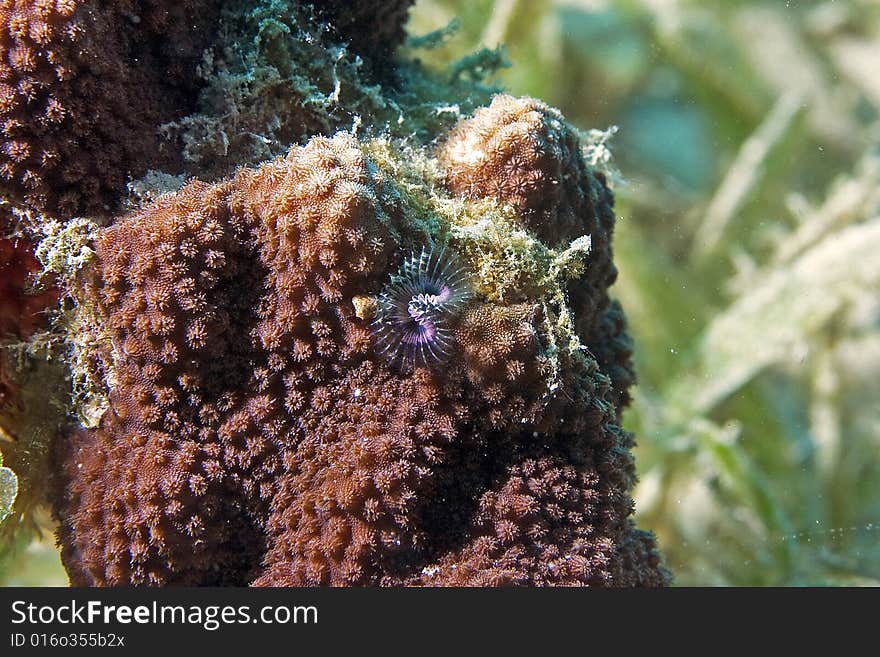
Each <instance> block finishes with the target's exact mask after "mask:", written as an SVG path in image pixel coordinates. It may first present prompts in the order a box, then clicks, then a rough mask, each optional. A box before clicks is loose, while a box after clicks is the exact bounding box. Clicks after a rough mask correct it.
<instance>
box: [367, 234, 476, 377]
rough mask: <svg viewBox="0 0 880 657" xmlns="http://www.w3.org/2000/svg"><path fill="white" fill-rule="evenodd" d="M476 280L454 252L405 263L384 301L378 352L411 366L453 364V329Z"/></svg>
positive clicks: (377, 325)
mask: <svg viewBox="0 0 880 657" xmlns="http://www.w3.org/2000/svg"><path fill="white" fill-rule="evenodd" d="M471 296H472V293H471V284H470V275H469V274H468V272H467V269H466V268H464V267H463V266H462V265H461V263H460V261H459V259H458V257H457V256H456V255H455V253H454V252H452V251H450V250H448V249H445V248H441V249H432V248H425V247H423V248H422V251H421V253H419V254H418V255H416V253H412V255H410V256H409V257H408V258H406V259H405V260H404V261H403V264H402V265H401V266H400V269H399V270H398V272H397V273H396V274H394V275H392V276H391V282H390V283H389V284H388V285H387V286H386V287H385V289H384V290H383V291H382V294H381V295H380V296H379V300H378V307H377V313H376V319H375V320H374V322H373V328H374V335H375V338H376V345H377V346H376V348H377V351H378V352H379V353H381V354H382V355H384V356H385V357H386V358H388V359H389V360H391V361H394V362H398V363H401V364H403V365H405V366H409V365H416V364H429V363H433V362H438V361H442V360H445V359H446V358H448V356H449V354H450V352H451V350H452V346H453V339H452V332H451V330H450V329H451V324H452V322H453V321H454V319H455V318H456V317H457V316H458V313H459V311H460V310H461V308H462V306H463V305H464V304H465V303H466V302H467V301H468V299H470V298H471Z"/></svg>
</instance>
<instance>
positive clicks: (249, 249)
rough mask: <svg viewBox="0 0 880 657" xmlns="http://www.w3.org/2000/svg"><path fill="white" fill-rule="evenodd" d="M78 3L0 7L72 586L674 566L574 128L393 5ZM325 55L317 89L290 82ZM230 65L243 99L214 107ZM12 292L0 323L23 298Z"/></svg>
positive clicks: (0, 100)
mask: <svg viewBox="0 0 880 657" xmlns="http://www.w3.org/2000/svg"><path fill="white" fill-rule="evenodd" d="M97 4H99V3H92V2H89V1H88V0H86V1H82V2H74V1H72V0H71V1H69V2H40V1H32V2H24V1H14V2H11V1H7V2H3V3H2V4H0V7H2V8H3V9H2V11H0V29H2V31H3V32H2V36H0V46H2V48H3V49H4V51H5V53H6V57H5V58H4V60H3V62H2V66H3V68H2V69H0V119H2V121H3V124H2V128H3V139H4V141H3V146H2V152H0V173H2V181H0V183H2V186H3V187H2V193H3V194H5V195H6V202H7V203H9V204H11V207H12V208H13V211H14V214H15V216H16V217H17V218H18V219H17V221H19V223H20V224H21V226H22V228H21V230H22V231H24V232H25V233H27V234H29V235H30V237H31V239H32V240H33V243H34V244H36V246H35V253H36V256H37V258H38V259H39V263H40V264H41V266H42V267H43V269H45V270H46V271H51V272H52V274H53V278H52V280H53V281H57V285H58V287H59V289H61V290H62V292H63V300H62V302H61V303H60V305H59V304H58V303H56V301H55V300H56V298H57V296H58V295H57V294H55V296H50V297H48V298H49V300H50V301H51V305H53V306H55V305H58V308H57V309H56V310H57V312H56V315H57V316H56V320H55V322H54V323H53V327H52V329H51V335H52V336H54V342H52V344H57V345H60V346H57V347H55V348H56V349H58V350H60V353H61V362H62V363H64V364H65V368H66V374H65V375H64V377H63V381H65V382H67V384H68V385H70V384H72V385H73V388H74V390H73V394H68V395H67V396H66V397H63V398H62V400H61V402H62V404H61V405H62V406H66V408H67V411H66V415H67V419H66V420H65V421H64V422H63V423H62V424H63V426H62V427H61V428H60V430H59V431H57V432H55V433H54V434H53V436H54V438H53V439H51V440H48V441H45V442H46V445H48V446H47V447H46V458H45V461H46V462H47V463H46V465H45V466H44V467H45V475H44V478H45V479H46V481H48V482H50V484H51V485H49V486H48V488H49V491H50V492H49V493H47V497H48V498H49V501H50V503H51V505H52V508H53V511H54V517H55V519H56V521H57V527H58V534H57V536H58V542H59V545H60V548H61V554H62V561H63V563H64V566H65V568H66V569H67V572H68V574H69V577H70V581H71V583H72V584H74V585H79V586H106V585H110V586H112V585H132V584H133V585H256V586H304V585H334V586H353V585H373V586H376V585H381V586H411V585H426V586H488V585H493V586H494V585H600V586H601V585H604V586H641V585H663V584H665V583H667V581H668V573H667V571H666V570H665V568H664V567H663V566H662V564H661V560H660V557H659V554H658V552H657V549H656V547H655V544H654V539H653V536H651V535H650V534H649V533H647V532H643V531H640V530H638V529H637V528H636V527H635V526H634V524H633V522H632V520H631V514H632V512H633V501H632V498H631V489H632V487H633V485H634V483H635V467H634V462H633V457H632V452H631V448H632V446H633V437H632V436H631V435H630V434H628V433H627V432H625V431H624V430H622V429H621V427H620V420H621V412H622V411H623V408H624V406H625V405H626V403H627V402H628V401H629V395H628V392H627V391H628V388H629V387H630V385H631V384H632V382H633V378H634V377H633V370H632V365H631V362H630V356H631V350H632V346H631V343H630V340H629V338H628V337H627V334H626V326H625V320H624V316H623V313H622V310H621V309H620V307H619V305H617V304H616V303H615V302H613V301H612V300H611V299H610V298H609V295H608V287H609V286H610V285H611V284H612V283H613V282H614V280H615V278H616V275H617V270H616V269H615V267H614V264H613V261H612V250H611V238H612V232H613V228H614V212H613V204H614V199H613V196H612V193H611V191H610V190H609V187H608V185H607V180H606V176H605V174H604V173H603V172H602V171H600V170H598V169H597V168H595V167H592V166H590V165H589V164H588V162H587V161H586V160H585V158H584V154H583V149H584V147H585V144H584V143H582V137H581V135H580V133H578V131H576V130H575V129H574V128H573V127H572V126H571V125H569V124H568V123H567V122H566V121H565V119H564V118H563V117H562V115H561V114H560V113H559V112H558V111H557V110H555V109H553V108H551V107H549V106H547V105H545V104H543V103H541V102H540V101H537V100H534V99H530V98H515V97H513V96H509V95H506V94H503V93H498V92H496V91H493V90H491V89H490V88H489V87H488V86H487V85H486V84H484V83H483V82H482V81H481V80H479V79H476V76H475V79H474V80H468V81H465V82H462V80H459V79H458V78H457V77H455V76H453V77H454V78H455V79H453V80H452V82H450V78H449V76H448V75H438V74H436V73H432V72H429V71H427V70H423V69H422V68H421V67H420V65H419V64H418V63H417V62H414V61H413V60H407V59H406V55H405V54H404V53H400V52H395V49H396V47H397V46H398V45H399V44H400V43H402V41H403V36H404V25H405V21H406V17H407V12H408V11H409V9H410V4H411V2H410V1H408V0H402V1H401V0H397V1H387V2H379V1H373V2H370V1H366V0H364V1H359V2H353V3H342V2H331V1H329V0H328V1H326V2H315V3H304V2H280V1H279V0H267V1H266V2H258V3H238V2H234V1H229V2H225V3H221V2H209V1H207V0H202V1H193V2H182V3H177V4H176V5H174V7H171V6H170V5H169V6H168V8H165V5H166V4H167V3H162V2H157V1H154V2H133V1H131V2H122V3H114V7H115V9H114V10H112V11H109V12H98V11H97V10H96V9H95V6H97ZM184 15H187V16H190V17H191V18H188V19H184V18H183V16H184ZM243 16H246V17H247V20H242V19H241V17H243ZM217 17H222V18H221V20H220V23H219V27H214V26H213V24H212V21H213V20H214V19H216V18H217ZM99 19H100V20H99ZM249 30H252V31H253V32H251V31H249ZM157 31H161V32H162V33H163V34H164V35H165V39H163V41H162V44H164V45H162V46H161V47H159V46H157V45H156V40H155V39H153V38H151V35H152V34H155V33H156V32H157ZM192 31H194V32H196V33H197V34H196V36H195V37H194V40H192V39H190V32H192ZM300 42H303V43H305V42H307V47H306V46H305V45H303V43H300ZM242 44H245V45H242ZM253 44H258V45H259V44H262V45H259V48H262V50H260V51H259V52H251V51H247V48H252V47H254V45H253ZM99 46H100V47H99ZM184 46H186V47H184ZM193 48H196V49H197V52H193V51H192V49H193ZM203 48H207V50H205V53H204V55H203V54H202V52H201V50H202V49H203ZM316 48H318V49H322V52H324V53H325V54H327V53H329V54H327V61H329V62H334V63H333V64H332V66H333V68H332V70H329V71H325V74H326V75H328V76H329V77H330V78H331V79H332V80H334V84H335V85H336V86H335V89H334V88H332V87H331V88H328V89H324V90H323V91H322V90H321V89H320V88H319V87H315V88H312V90H311V91H308V93H307V94H306V93H305V92H304V91H303V90H304V89H307V88H308V87H307V86H303V85H305V84H306V83H305V82H303V81H302V80H300V82H295V79H297V76H298V75H302V74H303V72H306V73H307V72H308V71H309V70H310V69H309V67H310V66H312V67H314V66H315V62H316V61H322V60H319V59H316V58H315V55H314V52H315V49H316ZM267 53H270V54H271V60H272V61H273V62H274V63H273V64H272V65H271V66H270V65H269V64H267V63H266V62H267V61H268V59H267V57H269V55H267ZM298 56H302V57H308V59H309V61H308V62H306V61H302V62H300V61H298V60H297V57H298ZM199 58H201V61H202V64H201V65H200V69H199V70H200V71H201V73H202V78H200V79H201V82H199V83H198V84H202V83H203V85H204V86H203V88H202V90H201V92H199V89H197V88H196V82H195V81H194V80H191V79H190V78H189V77H188V76H187V74H186V73H187V71H191V70H192V69H193V67H194V62H196V60H198V59H199ZM223 58H226V59H227V60H233V59H238V60H240V61H243V62H251V63H252V64H253V65H254V66H259V67H262V68H261V70H262V71H263V73H261V76H264V77H255V78H251V79H245V77H242V75H243V74H242V73H241V71H240V70H239V71H236V72H234V75H233V73H230V72H229V71H226V72H224V70H223V69H222V66H221V65H220V64H218V62H221V61H222V60H223ZM282 61H286V64H284V66H283V67H282V68H284V67H286V68H285V70H286V73H284V75H283V76H281V77H279V76H278V75H275V74H274V73H273V74H267V73H266V71H268V70H272V71H276V72H277V71H278V70H279V69H278V68H277V66H281V64H279V62H282ZM168 62H173V63H174V66H171V68H170V74H161V75H159V74H158V71H159V70H160V69H161V68H162V67H163V66H165V65H166V64H167V63H168ZM211 62H214V68H212V67H211V65H210V64H211ZM337 63H338V65H339V68H338V69H337V68H335V67H336V65H337ZM392 64H394V65H393V66H392ZM217 66H220V68H217ZM346 67H348V68H346ZM361 67H363V71H362V72H360V68H361ZM392 69H393V72H391V73H389V72H388V71H389V70H392ZM297 71H298V72H297ZM346 71H347V72H346ZM279 75H280V74H279ZM265 76H268V77H272V80H271V81H267V78H266V77H265ZM346 76H348V77H346ZM233 79H234V82H231V83H230V84H233V86H235V88H236V89H237V91H236V93H238V94H239V96H238V97H239V98H241V99H247V98H260V99H261V100H260V103H262V105H260V107H262V108H263V109H262V110H261V111H260V112H251V113H250V114H248V113H247V111H243V112H242V113H241V115H238V114H235V113H230V111H229V108H230V105H229V102H230V101H229V98H230V96H226V101H224V102H218V101H217V98H218V97H219V96H218V95H222V94H223V93H225V92H229V89H228V88H227V89H225V91H224V87H223V81H227V82H229V81H230V80H233ZM297 84H299V85H300V86H298V87H297V86H296V85H297ZM261 85H268V87H264V86H261ZM462 85H464V88H462ZM267 88H268V89H270V90H273V89H274V90H275V91H271V93H269V92H266V89H267ZM343 88H344V89H343ZM279 89H281V90H282V91H281V92H279V93H281V95H274V94H275V93H276V92H277V90H279ZM428 89H430V91H428ZM285 90H286V91H285ZM199 93H201V94H202V95H201V100H199V104H198V107H196V106H195V105H193V106H190V103H192V102H195V99H196V96H197V95H198V94H199ZM230 93H231V92H230ZM206 94H207V95H206ZM322 94H324V95H322ZM438 94H439V95H442V94H447V95H448V96H449V97H448V98H446V99H445V100H443V101H442V102H440V101H438V100H436V97H437V96H438ZM272 98H275V100H274V101H273V100H271V99H272ZM212 99H213V100H212ZM279 99H284V100H283V103H282V102H281V101H280V100H279ZM108 102H121V103H123V104H124V105H125V106H126V107H128V108H130V111H129V112H127V113H125V112H114V111H111V109H110V106H108V105H106V103H108ZM453 103H457V104H456V105H455V109H454V110H450V109H449V108H450V107H451V106H452V104H453ZM282 104H284V105H285V106H286V108H287V109H285V112H287V113H286V114H283V115H281V118H279V115H277V114H275V113H273V111H272V108H273V107H280V106H281V105H282ZM368 107H371V108H373V110H371V112H373V113H372V114H370V113H369V112H367V113H364V114H363V115H361V114H359V113H358V111H359V109H363V108H368ZM212 108H213V109H212ZM218 108H220V109H218ZM346 108H348V109H350V110H351V111H350V112H348V114H346V111H347V110H346ZM426 108H433V109H429V110H426ZM186 112H194V113H193V114H191V115H190V116H186ZM212 112H215V113H214V114H212ZM216 112H220V114H218V113H216ZM221 114H222V115H221ZM236 116H241V117H242V118H243V120H244V119H245V118H246V120H247V134H248V135H250V136H249V137H247V138H243V137H242V135H243V133H241V132H239V133H236V132H235V130H237V129H238V128H236V125H237V124H236V119H235V118H234V117H236ZM304 116H310V117H312V119H310V121H312V123H314V124H315V125H319V126H321V125H323V126H334V129H333V130H332V131H326V132H324V133H323V134H320V132H323V131H319V130H315V131H314V132H312V133H311V134H303V131H304V130H305V126H307V125H310V124H309V123H308V122H306V123H303V122H302V117H304ZM345 116H348V117H349V124H348V126H345V125H340V121H341V119H340V117H345ZM389 116H398V117H399V120H396V121H394V122H385V119H387V117H389ZM440 116H443V118H442V120H441V119H438V118H437V117H440ZM284 117H296V118H295V119H291V120H292V121H294V123H295V125H293V124H292V125H290V126H287V127H285V120H286V119H284ZM378 117H381V118H378ZM447 117H448V118H447ZM177 119H179V121H177V122H176V123H174V125H173V126H172V125H171V123H169V122H172V121H176V120H177ZM373 119H375V120H373ZM444 121H445V123H444ZM392 123H395V124H396V125H397V126H398V128H394V127H393V126H392ZM162 126H164V128H162ZM169 126H171V127H169ZM194 126H200V127H199V128H198V130H195V128H194ZM211 126H215V127H218V129H219V127H221V126H222V129H223V131H224V132H223V135H224V136H223V138H222V139H220V137H218V134H219V133H217V134H214V135H213V137H214V138H216V139H215V140H214V141H213V142H211V145H210V147H209V148H208V150H203V151H200V153H201V155H199V157H195V156H193V155H192V153H193V152H195V151H193V149H194V148H196V146H198V144H199V140H200V139H201V137H199V135H202V136H205V135H208V134H209V133H210V131H211V129H212V128H211ZM400 126H403V127H400ZM160 128H161V129H160ZM194 130H195V131H194ZM187 131H189V132H187ZM200 131H201V132H200ZM285 134H286V135H288V137H287V138H284V137H283V135H285ZM260 135H271V138H265V139H263V138H261V137H260ZM261 139H263V141H261ZM224 140H225V141H224ZM254 143H259V144H263V145H264V146H266V147H267V150H266V151H265V152H263V155H262V156H260V155H259V153H260V152H262V151H258V150H253V149H250V150H248V149H244V147H243V146H242V145H243V144H254ZM230 144H233V148H232V149H231V150H230V148H229V145H230ZM239 147H241V148H243V149H244V150H241V151H239V150H236V149H238V148H239ZM282 147H283V148H282ZM188 149H189V150H188ZM217 149H219V150H217ZM221 151H222V153H221ZM279 151H280V152H279ZM212 153H213V154H216V153H221V154H222V156H223V158H226V159H222V162H221V161H220V160H217V159H216V157H215V156H214V155H212ZM218 157H219V156H218ZM230 158H233V159H230ZM218 162H219V163H220V164H218ZM233 164H237V165H238V166H237V167H234V166H232V165H233ZM180 167H184V169H185V171H186V174H187V176H188V177H189V179H188V180H184V178H185V176H176V175H175V174H177V173H179V172H180V171H182V170H184V169H181V168H180ZM200 167H203V168H200ZM148 169H149V170H151V171H152V173H151V174H150V175H149V176H147V177H144V178H142V179H141V180H140V181H139V182H137V183H134V182H133V181H134V180H135V179H137V178H138V177H139V176H141V175H142V174H143V173H144V172H145V171H146V170H148ZM157 181H159V182H157ZM126 182H128V183H129V189H130V192H131V193H130V195H129V196H126V195H125V194H124V191H125V190H124V187H125V183H126ZM136 190H140V192H139V193H137V194H136V193H134V192H135V191H136ZM76 212H79V213H84V214H82V215H81V217H87V218H85V219H84V218H77V219H74V218H73V217H72V216H71V215H72V214H73V213H76ZM89 213H91V214H89ZM49 217H53V218H52V219H50V218H49ZM0 237H2V236H0ZM31 243H32V242H29V241H21V242H20V243H19V242H10V241H8V240H7V241H0V249H2V250H0V253H3V254H6V253H7V252H8V253H9V254H10V257H12V255H13V252H14V250H15V249H16V248H18V249H21V248H25V246H21V247H19V246H16V245H18V244H21V245H27V246H26V250H27V249H30V248H31V247H30V246H29V245H30V244H31ZM26 255H28V256H29V253H28V254H26ZM15 257H16V258H19V255H15ZM22 257H23V256H22ZM16 262H17V261H16ZM36 262H37V261H36V260H34V263H36ZM2 266H6V267H19V268H20V266H19V265H2ZM37 269H39V267H37ZM16 271H18V269H16ZM8 287H9V286H7V285H5V284H4V287H2V288H0V293H2V297H0V304H2V305H0V311H2V313H3V315H0V322H7V323H8V318H6V316H5V315H7V314H8V313H7V308H8V307H11V305H13V304H17V306H20V307H21V308H22V309H23V310H22V311H21V312H22V313H23V314H22V317H23V318H24V319H22V320H21V321H25V322H26V323H27V322H29V320H27V318H26V317H25V315H26V313H27V312H31V311H30V309H31V308H32V307H35V308H43V307H45V306H46V304H47V300H46V299H47V297H46V296H45V293H44V295H43V296H41V297H34V298H33V299H30V300H28V299H26V298H25V296H24V292H21V291H20V290H19V289H18V288H16V289H15V290H12V289H11V288H10V289H7V288H8ZM19 287H20V286H19ZM53 294H54V293H53ZM0 326H5V324H0ZM13 328H14V327H10V331H12V329H13ZM4 331H6V329H4ZM19 333H20V331H19ZM16 337H17V338H18V339H21V340H24V339H25V338H26V337H27V336H26V335H17V336H16ZM50 342H51V341H50ZM0 385H2V379H0ZM23 385H25V386H27V385H28V382H27V381H25V383H24V384H23ZM30 385H32V386H33V385H38V382H37V383H34V382H33V381H31V382H30ZM2 390H3V389H2V387H0V391H2ZM10 394H11V393H10ZM0 396H2V392H0ZM19 442H20V444H24V442H26V439H25V440H24V441H19ZM41 444H42V443H41ZM8 449H9V450H10V451H11V453H13V454H14V452H15V449H16V448H15V447H12V448H8ZM4 450H7V448H6V447H4ZM9 462H10V463H13V464H14V463H15V462H16V461H15V459H14V458H13V459H10V460H9ZM14 469H15V468H14V467H13V470H14Z"/></svg>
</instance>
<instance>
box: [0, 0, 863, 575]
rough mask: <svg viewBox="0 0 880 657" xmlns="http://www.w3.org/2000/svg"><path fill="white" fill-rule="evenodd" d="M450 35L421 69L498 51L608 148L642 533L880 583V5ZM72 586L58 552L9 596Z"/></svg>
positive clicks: (531, 14)
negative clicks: (630, 361) (633, 381)
mask: <svg viewBox="0 0 880 657" xmlns="http://www.w3.org/2000/svg"><path fill="white" fill-rule="evenodd" d="M435 30H441V32H439V33H436V34H435V35H434V38H432V39H418V38H413V39H411V44H410V45H411V48H410V52H409V54H410V55H411V56H416V57H419V58H420V59H421V60H422V61H423V62H425V64H426V65H428V66H431V67H436V68H438V69H441V68H443V67H449V66H451V67H452V68H451V69H450V70H452V71H456V70H458V71H464V70H466V71H469V72H472V71H474V70H475V67H474V66H473V64H474V61H476V60H475V59H474V58H473V57H472V53H474V52H477V51H479V50H480V49H482V48H487V49H489V50H488V51H486V52H484V53H483V54H482V57H481V58H479V61H484V62H490V63H491V62H495V63H497V62H498V61H499V59H503V58H506V60H507V61H509V63H510V64H512V66H511V67H509V68H506V69H502V70H499V71H498V73H497V75H496V76H495V77H494V81H495V82H496V83H498V84H499V85H501V86H504V87H506V88H507V89H509V90H510V91H511V92H512V93H514V94H520V95H526V94H527V95H533V96H536V97H538V98H541V99H543V100H545V101H547V102H548V103H550V104H551V105H554V106H556V107H559V108H560V109H561V110H562V111H563V113H564V114H565V115H566V117H567V118H568V119H569V120H570V121H571V122H573V123H574V124H576V125H577V126H578V127H580V128H582V129H583V130H584V131H585V134H586V132H587V131H589V130H591V129H597V130H603V131H605V130H607V131H608V132H607V134H606V135H605V136H607V138H608V142H607V143H608V145H609V147H610V149H611V151H612V152H613V155H614V158H613V161H612V162H611V165H610V166H613V167H614V169H615V170H616V171H617V175H616V176H615V178H616V185H615V192H616V194H617V199H618V206H617V209H618V215H619V221H618V227H617V233H616V238H615V252H616V259H617V264H618V267H619V269H620V277H619V280H618V283H617V284H616V285H615V287H614V288H613V293H614V294H615V295H616V296H617V297H618V298H619V299H620V300H621V301H622V303H623V305H624V307H625V309H626V311H627V313H628V316H629V322H630V330H631V333H632V334H633V336H634V338H635V340H636V345H637V351H636V364H637V370H638V375H639V386H638V388H637V390H636V391H635V393H636V394H635V401H634V403H633V406H632V408H631V409H629V410H628V411H627V413H626V415H625V419H626V426H627V428H628V429H629V430H631V431H634V432H635V433H636V435H637V438H638V441H639V447H638V449H637V464H638V469H639V473H640V479H641V481H640V484H639V486H638V488H637V491H636V504H637V514H638V516H639V524H640V526H642V527H643V528H645V529H650V530H653V531H654V532H656V533H657V535H658V538H659V541H660V546H661V548H662V550H663V551H664V553H665V557H666V561H667V565H668V566H669V567H670V568H671V570H672V571H673V573H674V574H675V576H676V583H677V584H679V585H839V584H859V585H880V0H790V1H785V0H419V1H418V3H417V4H416V6H415V8H414V9H413V11H412V14H411V20H410V25H409V31H410V34H411V35H412V36H413V37H418V36H419V35H425V34H427V33H430V32H433V31H435ZM499 44H504V45H505V50H504V51H500V50H499V51H495V49H496V47H497V46H499ZM426 46H430V47H426ZM467 57H470V59H465V60H463V58H467ZM613 126H617V132H616V133H614V128H613ZM592 137H593V139H594V140H596V139H601V138H602V136H601V135H599V134H598V133H594V134H593V135H592ZM601 155H602V153H601V152H599V153H598V154H597V156H601ZM65 581H66V580H65V577H64V574H63V572H62V571H61V570H60V564H59V563H58V560H57V556H55V555H54V552H53V549H52V547H51V538H48V539H47V540H44V541H43V542H42V543H35V544H33V545H32V546H31V547H30V548H28V549H27V550H26V551H25V552H23V553H22V554H21V556H20V558H19V563H18V564H17V565H16V567H13V568H10V569H8V571H7V572H6V574H5V578H4V581H3V583H5V584H41V583H42V584H63V583H64V582H65Z"/></svg>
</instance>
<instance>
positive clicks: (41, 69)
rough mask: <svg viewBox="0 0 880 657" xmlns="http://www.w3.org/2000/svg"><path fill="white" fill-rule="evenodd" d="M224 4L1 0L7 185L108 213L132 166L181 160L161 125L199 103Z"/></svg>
mask: <svg viewBox="0 0 880 657" xmlns="http://www.w3.org/2000/svg"><path fill="white" fill-rule="evenodd" d="M218 6H219V0H184V1H182V2H174V3H169V2H163V1H161V0H123V1H117V2H112V3H105V2H99V1H97V0H3V2H0V194H2V195H3V196H7V197H8V198H10V199H14V200H16V201H17V202H21V203H24V204H26V205H27V206H30V207H32V208H35V209H37V210H40V211H44V212H49V213H62V214H63V213H76V212H86V211H90V212H99V213H100V212H102V211H104V206H106V205H108V204H110V203H111V202H112V201H113V199H114V198H116V197H117V196H118V195H119V193H120V192H121V191H123V190H124V187H125V182H126V178H127V177H128V176H131V175H134V176H138V175H141V174H142V173H143V172H145V171H146V169H147V166H148V165H150V166H153V167H160V166H174V163H175V160H176V159H178V157H179V156H177V155H176V154H175V153H174V151H173V150H172V149H170V148H164V149H163V148H162V146H163V144H162V142H161V140H160V139H159V136H158V135H157V134H156V128H157V127H158V126H159V124H160V123H161V122H163V121H168V120H171V119H173V118H176V117H177V116H179V115H181V114H183V113H185V112H186V111H188V110H189V109H190V105H191V103H192V101H193V94H194V92H195V90H196V89H195V87H194V86H193V84H192V82H191V79H192V77H193V71H194V69H195V65H196V63H197V62H198V59H199V57H200V56H201V52H202V49H203V48H204V46H205V45H206V44H207V43H208V37H209V35H210V30H208V29H205V28H206V27H207V26H210V24H211V21H212V20H213V17H215V16H216V13H217V9H218ZM158 37H161V38H158Z"/></svg>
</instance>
